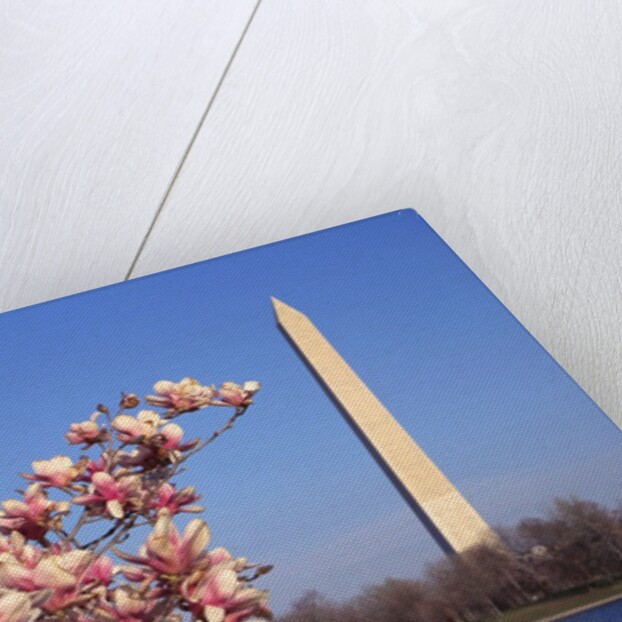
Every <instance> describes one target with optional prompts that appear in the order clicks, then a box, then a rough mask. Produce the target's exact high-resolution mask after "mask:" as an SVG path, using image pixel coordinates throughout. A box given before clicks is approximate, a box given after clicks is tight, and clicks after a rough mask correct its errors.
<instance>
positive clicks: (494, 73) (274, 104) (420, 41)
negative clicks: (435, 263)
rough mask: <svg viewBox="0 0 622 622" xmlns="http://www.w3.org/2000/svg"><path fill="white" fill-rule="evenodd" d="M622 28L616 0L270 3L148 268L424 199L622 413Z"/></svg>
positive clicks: (497, 286) (458, 246)
mask: <svg viewBox="0 0 622 622" xmlns="http://www.w3.org/2000/svg"><path fill="white" fill-rule="evenodd" d="M621 35H622V24H621V15H620V5H619V3H618V2H616V1H615V0H568V1H565V2H559V1H552V0H549V1H545V2H541V3H535V4H534V3H531V2H521V1H519V0H507V1H496V2H491V1H475V0H454V1H452V2H442V3H439V2H436V1H434V0H426V1H423V0H420V1H418V2H406V1H402V2H399V1H396V2H384V1H383V0H343V1H342V2H329V1H319V0H318V1H317V2H312V3H310V2H305V1H303V0H293V1H292V0H264V2H263V3H262V5H261V7H260V10H259V12H258V13H257V17H256V19H255V21H254V23H253V27H252V29H251V30H250V32H249V34H248V35H247V37H246V39H245V40H244V42H243V45H242V46H241V49H240V51H239V54H238V56H237V57H236V60H235V62H234V64H233V66H232V68H231V71H230V72H229V74H228V76H227V79H226V81H225V83H224V85H223V88H222V90H221V92H220V93H219V96H218V98H217V100H216V102H215V105H214V108H213V110H212V111H211V113H210V115H209V116H208V118H207V121H206V123H205V125H204V126H203V128H202V131H201V133H200V135H199V136H198V139H197V141H196V143H195V145H194V147H193V149H192V151H191V153H190V156H189V158H188V161H187V162H186V165H185V166H184V168H183V170H182V172H181V175H180V176H179V178H178V180H177V183H176V184H175V186H174V187H173V190H172V192H171V195H170V196H169V199H168V201H167V203H166V204H165V206H164V209H163V211H162V214H161V217H160V219H159V220H158V222H157V224H156V227H155V229H154V231H153V235H151V236H150V238H149V240H148V241H147V244H146V246H145V249H144V253H142V255H141V257H140V258H139V261H138V264H137V269H136V271H135V274H136V275H138V274H146V273H150V272H154V271H157V270H161V269H164V268H170V267H173V266H176V265H180V264H184V263H188V262H192V261H197V260H200V259H206V258H208V257H211V256H214V255H220V254H223V253H227V252H231V251H235V250H238V249H242V248H245V247H249V246H254V245H258V244H261V243H265V242H270V241H273V240H277V239H282V238H286V237H288V236H291V235H296V234H301V233H305V232H308V231H312V230H315V229H319V228H323V227H327V226H331V225H336V224H339V223H343V222H347V221H351V220H355V219H358V218H361V217H364V216H368V215H372V214H377V213H380V212H385V211H390V210H394V209H398V208H402V207H415V208H416V209H417V210H418V211H419V212H420V213H421V214H422V215H423V216H424V217H425V218H426V219H427V220H428V221H429V222H430V223H431V224H432V226H433V227H434V228H435V229H436V230H437V231H438V232H439V233H440V234H441V235H442V236H443V237H444V238H445V239H446V241H447V242H448V243H449V244H450V245H451V246H452V247H453V248H454V249H455V250H456V251H457V252H458V254H459V255H460V256H461V257H462V258H463V259H464V260H465V261H466V262H467V263H468V264H469V265H470V266H471V267H472V268H473V269H474V270H475V272H476V273H477V274H478V275H479V276H480V277H481V278H482V279H483V280H484V282H485V283H487V284H488V285H489V286H490V287H491V288H492V290H493V291H494V292H495V293H496V294H497V295H498V296H499V297H500V298H501V300H502V301H503V302H504V303H505V304H507V306H508V307H509V308H510V310H512V311H513V312H514V313H515V314H516V315H517V316H518V318H519V319H520V320H521V321H522V322H523V323H524V324H526V326H527V327H528V328H529V329H530V330H531V331H532V332H533V334H534V335H535V336H536V337H537V338H538V339H539V340H540V341H541V342H542V343H543V344H544V346H545V347H546V348H547V349H548V350H549V351H550V352H552V353H553V355H554V356H556V357H557V358H558V360H559V361H560V362H561V363H562V365H564V366H565V367H566V368H567V369H568V371H569V372H570V373H571V374H572V375H574V377H575V378H576V379H577V380H578V381H579V383H580V384H582V386H584V387H585V388H586V389H587V390H588V392H589V393H590V394H591V395H592V396H593V397H594V398H595V399H596V401H597V402H598V403H599V404H600V405H601V406H602V407H603V408H604V410H605V411H606V412H607V413H608V414H609V415H610V416H611V417H612V418H613V419H614V420H615V421H617V422H618V423H619V424H622V406H621V398H622V319H621V318H622V303H621V301H620V292H621V284H622V258H621V255H620V250H619V246H620V240H621V239H622V210H621V207H620V205H621V201H622V192H621V189H620V172H619V171H620V154H621V137H622V107H621V106H620V97H621V95H622V80H621V74H620V71H619V69H620V67H621V66H622V57H621V50H622V46H620V39H621ZM500 416H502V414H501V413H500Z"/></svg>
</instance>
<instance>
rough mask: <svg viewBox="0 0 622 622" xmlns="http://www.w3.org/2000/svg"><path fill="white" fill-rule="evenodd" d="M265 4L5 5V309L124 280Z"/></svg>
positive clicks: (116, 1) (1, 101) (241, 0)
mask: <svg viewBox="0 0 622 622" xmlns="http://www.w3.org/2000/svg"><path fill="white" fill-rule="evenodd" d="M254 3H255V0H236V1H235V2H229V0H191V1H185V2H183V3H178V2H166V1H162V0H158V1H157V2H156V1H152V0H132V2H127V1H126V0H95V1H91V2H88V3H85V2H80V1H78V0H72V1H70V2H67V1H65V2H59V1H58V0H50V1H49V2H47V3H46V2H3V3H1V4H0V308H1V309H3V310H4V309H10V308H14V307H18V306H23V305H25V304H30V303H33V302H38V301H41V300H45V299H48V298H52V297H56V296H59V295H63V294H68V293H73V292H76V291H80V290H83V289H88V288H91V287H95V286H98V285H103V284H106V283H111V282H114V281H118V280H121V279H123V278H124V276H125V275H126V273H127V271H128V269H129V266H130V264H131V262H132V259H133V258H134V256H135V255H136V253H137V251H138V248H139V246H140V244H141V242H142V240H143V238H144V235H145V232H146V230H147V228H148V227H149V225H150V223H151V220H152V218H153V216H154V214H155V213H156V211H157V209H158V206H159V204H160V202H161V200H162V198H163V196H164V194H165V192H166V189H167V187H168V185H169V183H170V181H171V179H172V178H173V176H174V174H175V170H176V168H177V166H178V164H179V162H180V159H181V158H182V156H183V153H184V151H185V149H186V148H187V146H188V143H189V142H190V140H191V138H192V135H193V133H194V132H195V130H196V128H197V125H198V123H199V121H200V119H201V116H202V115H203V112H204V111H205V109H206V106H207V104H208V102H209V99H210V97H211V95H212V93H213V92H214V90H215V89H216V86H217V84H218V81H219V79H220V77H221V75H222V72H223V70H224V68H225V66H226V64H227V62H228V61H229V59H230V57H231V54H232V51H233V49H234V48H235V46H236V43H237V41H238V39H239V37H240V35H241V33H242V31H243V29H244V27H245V25H246V23H247V20H248V19H249V16H250V14H251V11H252V9H253V7H254Z"/></svg>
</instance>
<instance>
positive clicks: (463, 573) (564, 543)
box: [278, 499, 622, 622]
mask: <svg viewBox="0 0 622 622" xmlns="http://www.w3.org/2000/svg"><path fill="white" fill-rule="evenodd" d="M501 535H502V537H503V539H504V541H505V542H506V544H507V549H505V550H502V549H499V548H494V547H491V546H487V545H482V546H479V547H476V548H473V549H471V550H469V551H467V552H466V553H463V554H462V555H454V556H451V557H446V558H443V559H442V560H440V561H439V562H437V563H435V564H434V565H431V566H430V567H429V568H428V569H427V570H426V573H425V575H424V578H423V579H422V580H420V581H408V580H398V579H387V580H386V581H385V582H384V583H382V584H381V585H375V586H371V587H369V588H368V589H366V590H365V592H364V593H362V594H360V595H359V596H357V597H356V598H353V599H352V600H350V601H348V602H345V603H336V602H331V601H329V600H327V599H326V598H324V597H323V596H321V595H320V594H318V593H317V592H309V593H308V594H306V595H305V596H304V597H303V598H302V599H301V600H299V601H298V602H296V603H295V604H294V605H293V606H292V608H291V611H290V612H289V613H288V614H286V615H284V616H281V617H280V618H279V619H278V622H421V621H422V620H425V621H426V622H475V621H479V620H486V619H491V618H492V619H494V618H495V617H496V616H498V615H500V614H501V613H503V612H504V611H507V610H509V609H514V608H516V607H519V606H522V605H526V604H528V603H531V602H535V601H538V600H541V599H544V598H547V597H550V596H553V595H555V594H558V593H560V592H565V591H570V590H573V589H579V588H583V587H586V586H592V585H599V584H602V583H606V582H613V581H615V580H617V579H619V578H620V577H621V576H622V512H621V511H620V510H611V509H608V508H606V507H603V506H602V505H599V504H597V503H593V502H590V501H583V500H580V499H570V500H560V499H558V500H556V501H555V502H554V505H553V508H552V509H551V511H550V513H549V515H548V516H547V517H546V518H529V519H524V520H522V521H521V522H520V523H519V524H518V525H516V526H515V527H513V528H510V529H503V530H501Z"/></svg>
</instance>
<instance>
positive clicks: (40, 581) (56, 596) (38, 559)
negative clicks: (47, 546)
mask: <svg viewBox="0 0 622 622" xmlns="http://www.w3.org/2000/svg"><path fill="white" fill-rule="evenodd" d="M2 548H7V543H6V542H5V543H4V546H3V547H2ZM91 560H92V553H91V552H90V551H83V550H72V551H68V552H64V553H58V554H56V553H50V552H49V551H46V550H42V549H37V548H35V547H33V546H31V545H28V544H25V543H24V539H23V537H22V536H20V535H19V534H18V533H17V532H15V531H14V532H13V533H12V534H11V537H10V539H9V543H8V549H7V550H5V551H4V552H3V553H2V554H0V588H5V589H10V590H19V591H21V592H36V591H39V590H47V592H48V595H49V597H48V598H47V599H46V600H45V602H44V603H42V605H41V606H42V608H43V609H45V610H46V611H49V612H52V611H56V610H58V609H62V608H63V607H65V606H66V605H67V604H68V603H70V602H72V601H74V600H75V598H76V596H77V590H78V588H79V585H80V580H81V578H82V576H83V575H84V573H85V571H86V570H87V568H88V566H89V564H90V562H91Z"/></svg>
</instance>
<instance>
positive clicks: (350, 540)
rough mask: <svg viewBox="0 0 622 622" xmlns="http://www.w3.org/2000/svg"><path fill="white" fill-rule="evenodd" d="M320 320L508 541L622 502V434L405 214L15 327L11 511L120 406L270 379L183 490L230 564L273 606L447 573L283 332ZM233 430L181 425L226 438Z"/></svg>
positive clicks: (8, 449) (94, 295)
mask: <svg viewBox="0 0 622 622" xmlns="http://www.w3.org/2000/svg"><path fill="white" fill-rule="evenodd" d="M270 296H276V297H277V298H279V299H281V300H283V301H284V302H286V303H288V304H290V305H292V306H294V307H296V308H298V309H300V310H301V311H303V312H304V313H306V314H307V315H308V316H309V317H310V318H311V320H312V321H313V322H314V323H315V324H316V325H317V326H318V328H319V329H320V330H321V331H322V332H323V333H324V334H325V336H326V337H327V338H328V339H329V340H330V341H331V342H332V343H333V345H334V346H335V347H336V349H337V350H338V351H339V352H340V353H341V354H342V356H343V357H344V358H345V359H346V360H347V361H348V362H349V363H350V365H351V366H352V367H353V368H354V369H355V370H356V371H357V373H358V374H359V375H360V376H361V377H362V378H363V380H364V381H365V382H366V383H367V384H368V385H369V387H370V388H371V389H372V390H373V391H374V392H375V393H376V394H377V396H378V397H379V398H380V400H381V401H383V403H384V404H385V405H386V406H387V407H388V408H389V410H390V411H391V412H392V413H393V414H394V416H395V417H396V418H397V419H398V420H399V421H400V423H401V424H402V425H403V426H404V427H405V428H406V429H407V430H408V431H409V432H410V433H411V434H412V436H413V437H414V438H415V439H416V440H417V442H418V443H419V444H420V445H421V446H422V447H423V449H424V450H425V451H426V452H427V453H428V454H429V455H430V457H431V458H432V459H433V460H435V461H436V462H437V464H438V465H439V467H440V468H441V469H442V470H443V471H444V472H445V474H446V475H447V476H448V477H449V478H450V479H451V480H452V481H453V482H454V483H455V484H456V485H457V486H458V487H459V488H460V490H461V491H462V492H463V494H464V495H465V496H466V497H467V498H468V499H469V500H470V501H471V503H472V504H473V505H474V506H475V507H476V508H477V509H478V511H479V512H480V513H481V514H482V515H483V516H484V518H485V519H486V520H488V521H489V522H490V523H492V524H501V523H504V524H508V523H510V524H511V523H513V522H515V521H517V520H519V519H520V518H521V517H523V516H530V515H535V514H540V513H542V512H543V511H545V510H546V508H547V506H548V504H549V503H550V501H551V499H552V498H553V497H555V496H565V495H570V494H576V495H579V496H582V497H586V498H590V499H594V500H597V501H601V502H603V503H606V504H610V505H613V504H617V503H618V502H619V501H620V500H621V499H620V497H621V496H622V495H621V494H620V487H619V483H618V482H619V472H618V469H619V465H620V464H621V463H622V435H621V434H620V433H619V431H618V429H617V428H616V427H615V425H614V424H613V423H612V422H611V421H610V420H609V419H608V418H607V417H606V416H605V415H604V414H603V413H602V412H601V411H600V410H599V409H598V408H597V407H596V406H595V405H594V403H593V402H592V401H591V400H590V399H589V398H588V397H587V396H586V395H585V393H584V392H583V391H582V390H581V389H580V388H579V387H577V386H576V385H575V384H574V382H573V381H572V380H571V379H570V378H569V377H568V376H567V374H566V373H565V372H564V371H563V370H562V369H561V368H560V367H559V366H558V365H557V364H556V363H555V362H554V361H553V360H552V359H551V358H550V357H549V356H548V354H547V353H546V352H545V351H544V350H543V349H542V348H541V346H540V345H538V344H537V343H536V342H535V341H534V340H533V339H532V338H531V337H530V336H529V334H528V333H527V332H526V331H525V329H524V328H523V327H522V326H521V325H520V324H519V323H518V322H517V321H516V320H515V319H514V318H513V317H512V316H511V315H510V314H509V312H508V311H507V310H506V309H505V308H504V307H503V306H502V305H501V304H500V303H499V302H498V301H497V300H496V299H495V298H494V297H493V296H492V294H491V293H490V292H489V291H488V290H487V289H486V288H485V287H484V286H483V285H482V284H481V283H480V282H479V281H478V280H477V278H476V277H475V276H474V275H473V274H472V273H471V272H470V271H469V270H468V268H467V267H466V266H465V265H464V264H463V263H462V262H461V261H460V260H459V259H458V258H457V257H456V256H455V254H454V253H453V252H452V251H451V250H450V249H449V248H448V247H447V246H446V245H445V244H444V243H443V242H442V241H441V240H440V238H439V237H438V236H437V235H436V234H435V233H434V232H433V231H432V230H431V229H430V228H429V227H428V226H427V225H426V224H425V222H424V221H423V220H422V219H421V218H420V217H419V216H418V215H417V214H416V213H415V212H413V211H411V210H405V211H400V212H393V213H390V214H387V215H384V216H380V217H376V218H371V219H367V220H364V221H360V222H358V223H354V224H351V225H347V226H343V227H338V228H334V229H329V230H326V231H322V232H320V233H317V234H312V235H308V236H302V237H299V238H294V239H291V240H288V241H285V242H281V243H278V244H273V245H269V246H264V247H260V248H257V249H253V250H250V251H245V252H242V253H237V254H234V255H230V256H227V257H224V258H219V259H215V260H211V261H208V262H203V263H198V264H194V265H191V266H187V267H185V268H180V269H177V270H172V271H168V272H164V273H160V274H158V275H154V276H150V277H145V278H141V279H137V280H134V281H131V282H128V283H124V284H121V285H118V286H111V287H107V288H102V289H99V290H94V291H92V292H87V293H85V294H80V295H76V296H71V297H68V298H64V299H60V300H57V301H54V302H51V303H46V304H42V305H37V306H34V307H30V308H26V309H23V310H18V311H14V312H10V313H6V314H3V315H2V316H0V344H1V346H0V417H1V420H2V422H3V424H4V435H3V441H2V455H3V461H2V462H3V466H4V467H5V468H4V470H3V475H2V477H1V478H0V497H1V498H6V497H7V496H10V495H12V491H13V489H15V488H16V487H19V486H21V484H22V481H20V478H19V477H18V476H17V472H18V471H24V470H27V469H28V467H29V463H30V462H31V461H32V460H33V459H37V458H44V457H45V458H47V457H51V456H53V455H57V454H69V455H76V453H75V451H72V450H68V449H67V447H66V445H65V444H64V441H63V439H62V434H63V433H64V431H65V430H66V428H67V427H68V425H69V423H70V422H71V421H80V420H83V419H86V418H87V417H88V415H89V414H90V413H91V412H92V411H93V409H94V407H95V405H96V404H97V403H98V402H104V403H108V404H110V405H111V406H113V405H114V404H115V403H116V400H117V397H118V394H119V392H120V391H134V392H136V393H139V394H145V393H148V392H149V391H150V389H151V385H152V384H153V382H154V381H156V380H159V379H171V380H178V379H180V378H182V377H184V376H192V377H195V378H198V379H199V380H201V381H202V382H205V383H207V384H209V383H216V384H218V383H220V382H221V381H224V380H235V381H243V380H247V379H257V380H259V381H260V382H261V383H262V386H263V388H262V390H261V392H260V393H259V394H258V396H257V399H256V404H255V405H254V406H253V407H252V409H251V410H249V412H248V415H247V416H245V417H244V418H243V419H242V420H241V421H240V424H239V426H238V427H237V428H236V429H235V430H233V431H231V432H229V433H228V435H227V436H225V437H223V438H221V439H220V442H218V443H215V444H214V445H212V446H211V447H210V448H209V449H208V450H207V451H206V452H205V453H204V454H203V455H201V456H198V457H197V458H196V459H195V461H194V462H193V463H192V467H191V469H190V471H189V473H188V474H187V475H185V476H183V477H182V478H181V479H180V483H188V482H190V481H192V483H195V484H196V485H197V487H198V488H199V489H200V491H201V492H202V493H203V495H204V499H203V503H204V505H205V507H206V512H205V519H206V520H207V522H208V523H209V524H210V527H211V529H212V534H213V544H214V545H215V546H220V545H222V546H226V547H227V548H229V549H230V550H231V551H232V552H233V553H235V554H238V555H246V556H248V557H249V558H250V559H252V560H255V561H258V562H262V563H274V564H275V570H274V571H273V573H272V574H270V575H268V576H267V577H265V579H264V581H263V583H262V585H263V586H264V587H266V588H268V589H270V590H271V593H272V603H273V604H274V606H275V608H276V609H277V610H282V609H283V608H284V607H286V606H287V604H288V603H289V602H290V601H291V600H293V599H295V598H296V597H298V596H299V595H300V594H301V593H303V592H304V591H305V590H306V589H311V588H317V589H320V590H321V591H323V592H324V593H326V594H327V595H328V596H331V597H334V598H345V597H348V596H349V595H352V594H354V593H356V592H357V591H358V590H359V589H361V588H362V586H364V585H365V584H367V583H370V582H379V581H382V580H383V579H384V578H385V577H386V576H388V575H392V576H399V577H413V576H417V575H419V574H420V573H421V571H422V569H423V567H424V566H425V564H426V563H427V562H429V561H431V560H433V559H436V558H438V557H439V556H440V554H441V553H440V552H439V551H438V550H437V549H436V546H435V545H434V543H433V541H432V540H431V538H430V537H429V536H428V535H427V533H426V532H425V530H424V529H423V527H422V526H421V525H420V524H419V522H418V520H417V519H416V517H414V516H413V515H412V513H411V512H410V511H409V510H408V508H407V507H406V506H405V504H404V502H403V501H402V499H401V497H400V496H399V495H398V493H397V492H396V491H395V490H394V489H393V487H392V486H391V484H390V483H389V482H388V480H387V479H386V478H385V476H384V475H383V474H382V472H381V470H380V469H379V468H378V467H377V465H376V464H375V462H374V461H373V459H372V458H371V457H370V456H369V455H368V453H367V452H366V450H365V449H364V448H363V447H362V446H361V444H360V443H359V442H358V440H357V439H356V437H355V436H354V434H353V433H352V431H351V430H350V428H349V426H348V425H347V424H346V422H345V421H344V420H343V419H342V418H341V415H340V414H339V413H338V412H337V411H336V410H335V409H334V407H333V406H332V404H331V402H330V401H329V399H328V398H327V397H326V395H325V394H324V393H323V391H322V389H321V388H320V387H319V386H318V385H317V384H316V382H315V380H314V379H313V378H312V377H311V376H310V374H309V373H308V372H307V370H306V368H305V366H304V365H303V363H302V362H301V361H300V360H299V359H298V357H297V355H296V354H295V353H294V351H293V350H292V349H291V347H290V346H289V345H288V343H287V342H286V340H285V338H284V337H283V335H282V334H281V333H280V331H279V330H278V329H277V327H276V324H275V320H274V316H273V312H272V308H271V304H270ZM225 416H226V412H225V411H224V410H221V409H212V410H211V411H210V409H207V410H206V411H202V412H199V413H194V414H190V415H188V416H187V417H186V418H185V420H184V419H182V420H181V423H182V425H183V426H184V428H185V429H186V430H187V434H188V436H200V435H203V436H205V435H208V434H209V433H210V432H211V431H212V430H213V429H214V428H215V427H217V426H218V425H220V424H221V423H222V422H223V420H224V417H225Z"/></svg>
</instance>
